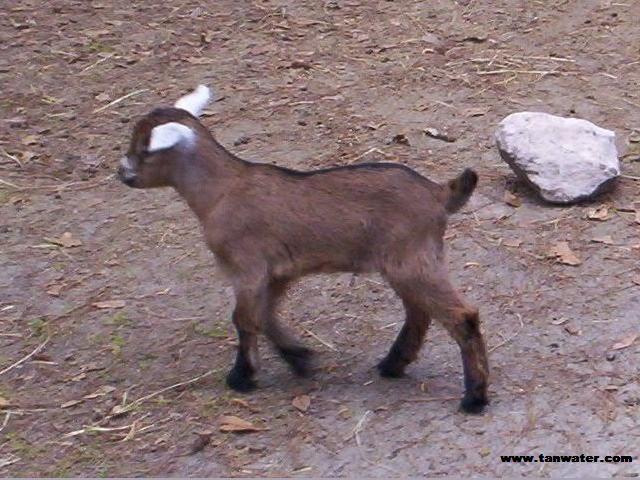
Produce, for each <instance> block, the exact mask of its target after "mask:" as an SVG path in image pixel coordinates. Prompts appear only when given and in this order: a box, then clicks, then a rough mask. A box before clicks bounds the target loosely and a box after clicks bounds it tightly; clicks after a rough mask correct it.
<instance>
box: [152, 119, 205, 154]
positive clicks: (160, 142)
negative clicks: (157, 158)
mask: <svg viewBox="0 0 640 480" xmlns="http://www.w3.org/2000/svg"><path fill="white" fill-rule="evenodd" d="M195 138H196V134H195V132H194V131H193V130H191V129H190V128H189V127H187V126H186V125H183V124H182V123H178V122H169V123H163V124H162V125H158V126H157V127H154V129H153V130H151V137H150V138H149V146H148V147H147V151H149V152H157V151H158V150H165V149H167V148H171V147H173V146H175V145H177V144H179V143H181V142H185V143H193V142H194V140H195Z"/></svg>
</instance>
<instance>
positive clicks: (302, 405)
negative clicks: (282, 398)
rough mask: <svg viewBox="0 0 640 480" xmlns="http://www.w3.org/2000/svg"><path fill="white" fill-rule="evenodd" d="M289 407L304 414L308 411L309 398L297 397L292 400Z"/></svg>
mask: <svg viewBox="0 0 640 480" xmlns="http://www.w3.org/2000/svg"><path fill="white" fill-rule="evenodd" d="M291 405H293V406H294V407H296V408H297V409H298V410H300V411H301V412H306V411H307V410H309V406H310V405H311V398H310V397H309V395H298V396H297V397H295V398H294V399H293V400H292V402H291Z"/></svg>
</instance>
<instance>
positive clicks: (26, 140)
mask: <svg viewBox="0 0 640 480" xmlns="http://www.w3.org/2000/svg"><path fill="white" fill-rule="evenodd" d="M38 143H40V140H39V139H38V136H37V135H27V136H26V137H23V139H22V144H23V145H37V144H38Z"/></svg>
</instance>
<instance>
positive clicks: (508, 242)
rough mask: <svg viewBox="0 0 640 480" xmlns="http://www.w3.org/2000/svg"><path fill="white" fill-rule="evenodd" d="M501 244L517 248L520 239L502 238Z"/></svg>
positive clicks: (520, 241) (520, 242)
mask: <svg viewBox="0 0 640 480" xmlns="http://www.w3.org/2000/svg"><path fill="white" fill-rule="evenodd" d="M502 244H503V245H504V246H505V247H513V248H518V247H519V246H520V245H522V240H519V239H517V238H516V239H513V240H504V241H503V242H502Z"/></svg>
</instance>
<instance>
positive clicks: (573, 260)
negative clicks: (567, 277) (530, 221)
mask: <svg viewBox="0 0 640 480" xmlns="http://www.w3.org/2000/svg"><path fill="white" fill-rule="evenodd" d="M549 253H550V255H551V256H552V257H556V258H557V259H558V261H559V262H560V263H564V264H565V265H572V266H576V265H580V264H581V263H582V260H580V259H579V258H578V256H577V255H576V254H575V253H574V252H573V250H571V248H570V247H569V243H568V242H558V243H556V244H555V245H554V246H553V247H551V250H550V252H549Z"/></svg>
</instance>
